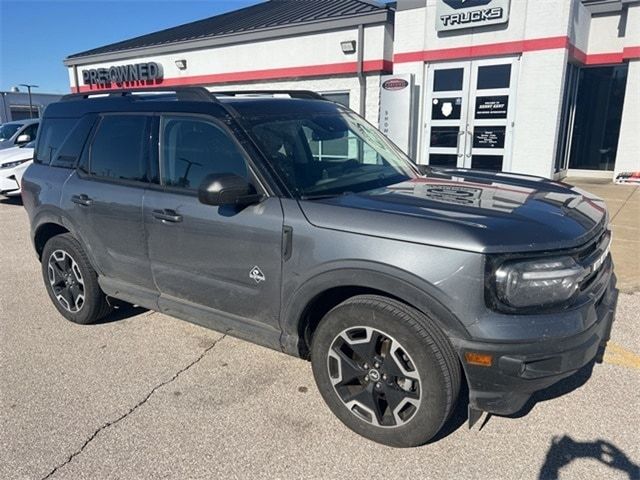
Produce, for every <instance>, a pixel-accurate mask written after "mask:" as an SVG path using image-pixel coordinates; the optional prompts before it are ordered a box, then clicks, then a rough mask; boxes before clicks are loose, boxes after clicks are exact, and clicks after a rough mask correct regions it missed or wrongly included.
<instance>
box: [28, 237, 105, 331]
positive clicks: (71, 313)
mask: <svg viewBox="0 0 640 480" xmlns="http://www.w3.org/2000/svg"><path fill="white" fill-rule="evenodd" d="M54 253H55V255H56V258H63V259H65V258H67V257H65V256H64V255H65V254H66V255H67V256H68V258H69V259H71V260H72V261H73V262H75V264H76V265H77V269H78V271H79V274H76V275H74V274H73V273H74V272H73V271H71V273H70V274H69V275H70V277H69V278H70V280H69V282H70V283H72V285H71V286H70V287H69V288H70V289H75V290H74V291H75V292H76V293H78V292H79V293H80V294H81V295H82V296H83V299H82V302H81V303H80V302H78V303H77V304H76V302H71V303H73V305H71V304H70V302H67V305H70V308H71V309H69V308H67V307H66V306H65V305H64V304H63V302H64V300H59V297H58V293H59V292H60V291H62V290H64V288H62V289H61V288H60V287H58V286H56V287H54V285H52V281H54V282H55V284H56V285H57V284H59V283H62V284H63V285H64V286H66V284H64V283H63V282H64V281H59V278H61V277H59V276H56V275H60V271H59V270H57V269H56V270H55V273H54V269H53V267H51V270H50V264H49V262H50V260H51V261H52V262H53V263H56V262H55V259H52V255H54ZM71 260H62V262H64V263H66V264H70V263H71ZM41 265H42V278H43V280H44V284H45V288H46V289H47V293H48V294H49V298H51V301H52V302H53V304H54V305H55V307H56V308H57V309H58V311H59V312H60V313H61V314H62V316H63V317H65V318H66V319H67V320H70V321H72V322H74V323H79V324H81V325H88V324H91V323H95V322H97V321H98V320H100V319H101V318H103V317H105V316H106V315H108V314H109V312H110V311H111V307H110V306H109V303H108V302H107V297H106V295H105V294H104V292H102V290H101V289H100V286H99V285H98V275H97V273H96V271H95V270H94V269H93V267H92V266H91V263H90V262H89V259H88V258H87V255H86V253H85V252H84V250H83V248H82V246H81V245H80V243H78V241H77V240H76V239H75V237H74V236H73V235H71V234H70V233H65V234H61V235H56V236H55V237H52V238H51V239H49V241H48V242H47V243H46V244H45V246H44V250H43V252H42V260H41ZM74 268H75V267H74ZM50 275H53V280H51V279H50ZM78 279H80V280H81V282H79V281H78ZM54 288H56V289H57V290H58V293H56V291H54ZM60 296H62V295H60Z"/></svg>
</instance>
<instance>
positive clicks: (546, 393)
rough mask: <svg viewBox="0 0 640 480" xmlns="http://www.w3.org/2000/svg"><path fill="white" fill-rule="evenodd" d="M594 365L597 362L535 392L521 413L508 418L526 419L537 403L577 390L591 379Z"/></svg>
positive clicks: (590, 363) (592, 362)
mask: <svg viewBox="0 0 640 480" xmlns="http://www.w3.org/2000/svg"><path fill="white" fill-rule="evenodd" d="M594 365H595V361H591V362H589V363H588V364H586V365H585V366H584V367H582V368H581V369H580V370H578V371H577V372H575V373H574V374H573V375H571V376H570V377H567V378H564V379H562V380H560V381H559V382H557V383H554V384H553V385H551V386H550V387H547V388H545V389H544V390H539V391H537V392H534V394H533V395H531V398H530V399H529V400H528V401H527V403H525V405H524V407H522V409H521V410H520V411H519V412H517V413H514V414H513V415H508V417H509V418H520V417H524V416H525V415H527V414H528V413H529V412H530V411H531V410H532V409H533V407H534V406H535V405H536V403H539V402H545V401H547V400H553V399H554V398H558V397H562V396H563V395H566V394H568V393H570V392H573V391H574V390H577V389H578V388H580V387H581V386H583V385H584V384H585V383H587V380H589V378H591V374H592V373H593V367H594Z"/></svg>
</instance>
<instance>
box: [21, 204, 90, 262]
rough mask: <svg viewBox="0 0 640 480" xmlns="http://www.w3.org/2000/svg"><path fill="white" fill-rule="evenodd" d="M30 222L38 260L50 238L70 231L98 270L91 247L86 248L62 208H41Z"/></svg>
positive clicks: (82, 239)
mask: <svg viewBox="0 0 640 480" xmlns="http://www.w3.org/2000/svg"><path fill="white" fill-rule="evenodd" d="M31 224H32V228H31V232H32V233H31V238H32V242H33V246H34V248H35V251H36V254H37V255H38V259H39V260H41V259H42V258H41V257H42V252H43V250H44V246H45V245H46V243H47V242H48V241H49V240H50V239H51V238H53V237H54V236H56V235H61V234H63V233H70V234H71V235H73V236H74V237H75V238H76V240H78V242H80V244H81V245H82V247H83V248H84V251H85V253H86V254H87V257H88V258H89V261H90V262H91V265H92V266H93V268H94V269H95V270H96V271H97V272H100V271H99V270H98V268H96V262H95V258H94V257H93V255H92V252H91V249H90V248H86V242H85V241H84V238H83V237H82V235H81V234H80V232H79V231H78V229H77V228H76V226H75V224H74V222H73V221H72V220H71V219H70V218H69V216H68V215H67V214H66V213H65V212H64V211H63V210H61V209H59V208H55V207H49V208H46V209H43V210H41V211H40V212H38V214H37V215H36V216H35V217H34V218H33V220H32V222H31Z"/></svg>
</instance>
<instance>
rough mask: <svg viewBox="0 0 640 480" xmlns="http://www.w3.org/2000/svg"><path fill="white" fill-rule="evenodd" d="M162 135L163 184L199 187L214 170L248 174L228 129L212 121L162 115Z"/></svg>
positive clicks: (161, 168) (242, 174)
mask: <svg viewBox="0 0 640 480" xmlns="http://www.w3.org/2000/svg"><path fill="white" fill-rule="evenodd" d="M160 139H161V140H160V176H161V180H162V184H163V185H168V186H173V187H180V188H186V189H189V190H197V189H198V187H199V186H200V184H201V183H202V181H203V180H204V178H205V177H206V176H207V175H210V174H212V173H233V174H236V175H239V176H241V177H244V178H248V176H249V174H248V170H247V165H246V163H245V160H244V156H243V155H242V152H241V151H240V148H239V147H238V146H237V144H236V143H235V142H234V141H233V139H232V138H230V137H229V134H227V132H226V131H224V130H223V129H222V128H221V127H218V126H216V125H215V124H213V123H211V122H208V121H206V120H202V119H198V118H193V117H179V116H175V117H169V116H167V117H163V118H162V122H161V125H160Z"/></svg>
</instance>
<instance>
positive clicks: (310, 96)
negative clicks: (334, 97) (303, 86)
mask: <svg viewBox="0 0 640 480" xmlns="http://www.w3.org/2000/svg"><path fill="white" fill-rule="evenodd" d="M210 93H211V94H213V95H224V96H228V97H238V96H242V95H289V96H290V97H291V98H301V99H307V100H326V98H324V97H323V96H322V95H320V94H319V93H316V92H313V91H311V90H234V91H222V92H210Z"/></svg>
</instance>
